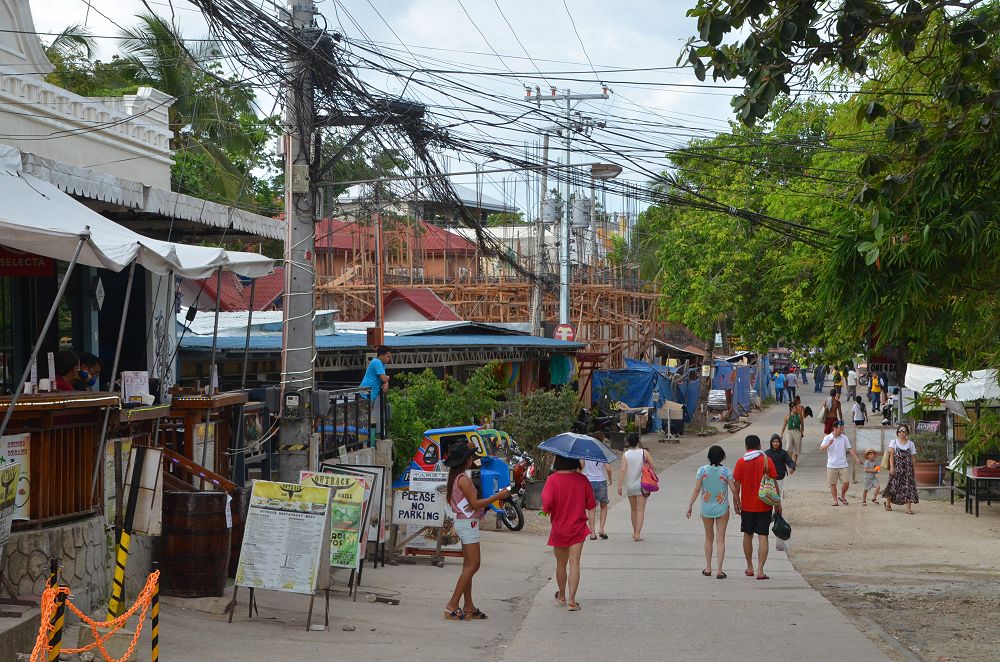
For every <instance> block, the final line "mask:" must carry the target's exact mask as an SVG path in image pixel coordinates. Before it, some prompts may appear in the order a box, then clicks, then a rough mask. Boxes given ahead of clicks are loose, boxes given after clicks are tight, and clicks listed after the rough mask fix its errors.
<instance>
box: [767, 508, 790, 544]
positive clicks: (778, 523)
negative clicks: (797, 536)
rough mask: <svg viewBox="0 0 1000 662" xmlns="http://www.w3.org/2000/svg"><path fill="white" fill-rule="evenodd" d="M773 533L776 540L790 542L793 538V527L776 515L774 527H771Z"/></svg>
mask: <svg viewBox="0 0 1000 662" xmlns="http://www.w3.org/2000/svg"><path fill="white" fill-rule="evenodd" d="M771 532H772V533H774V535H775V537H776V538H780V539H781V540H788V539H789V538H791V537H792V525H791V524H789V523H788V520H786V519H785V518H784V517H782V516H781V515H778V514H777V513H775V515H774V526H772V527H771Z"/></svg>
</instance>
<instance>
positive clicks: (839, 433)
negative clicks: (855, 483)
mask: <svg viewBox="0 0 1000 662" xmlns="http://www.w3.org/2000/svg"><path fill="white" fill-rule="evenodd" d="M819 447H820V450H824V451H826V482H827V483H828V484H829V485H830V494H831V495H833V505H834V506H839V505H840V504H844V505H845V506H846V505H847V488H848V487H850V485H851V482H850V480H849V477H848V471H847V468H848V461H847V456H848V454H850V455H851V456H852V457H853V458H854V461H855V462H857V463H858V464H861V460H859V459H858V454H857V452H855V450H854V447H853V446H852V445H851V440H850V438H849V437H848V436H847V435H846V434H844V422H843V421H840V420H838V421H834V424H833V432H831V433H830V434H828V435H826V436H825V437H823V441H822V442H821V443H820V445H819ZM837 483H840V497H839V498H838V497H837Z"/></svg>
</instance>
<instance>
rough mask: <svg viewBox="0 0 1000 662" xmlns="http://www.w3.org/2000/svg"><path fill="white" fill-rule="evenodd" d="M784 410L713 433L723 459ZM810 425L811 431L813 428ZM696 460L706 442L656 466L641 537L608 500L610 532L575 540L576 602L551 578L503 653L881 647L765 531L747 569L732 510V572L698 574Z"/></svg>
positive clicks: (847, 653)
mask: <svg viewBox="0 0 1000 662" xmlns="http://www.w3.org/2000/svg"><path fill="white" fill-rule="evenodd" d="M808 388H809V389H810V390H811V385H810V386H809V387H808ZM809 395H812V394H811V393H810V394H809ZM784 411H785V409H784V405H778V406H774V407H771V408H770V409H769V410H768V411H766V412H765V413H764V414H763V415H760V416H759V418H758V420H757V421H756V422H755V424H754V425H752V426H751V427H749V428H747V429H746V430H743V431H740V432H739V433H738V434H737V435H734V436H732V437H722V438H721V439H725V441H722V442H721V443H720V442H716V443H720V445H722V446H723V447H724V448H725V449H726V454H727V458H726V466H729V467H732V466H733V465H734V464H735V462H736V460H737V459H738V458H739V457H740V455H742V453H743V442H742V440H743V437H744V436H745V435H746V434H750V433H755V434H757V435H759V436H760V437H761V438H762V441H763V442H764V443H766V442H767V439H768V437H769V436H770V434H771V432H776V431H777V430H778V429H780V426H781V420H782V417H783V413H784ZM812 422H813V421H812V419H810V421H809V423H812ZM813 427H814V430H813V431H812V434H811V435H810V437H815V436H816V434H817V433H816V431H815V425H813ZM702 464H705V457H704V454H702V453H698V454H697V455H694V456H692V457H690V458H688V459H687V460H684V461H682V462H679V463H677V464H675V465H673V466H671V467H669V468H668V469H667V470H666V471H663V472H661V474H660V484H661V486H662V488H661V491H660V492H659V493H658V494H656V495H654V496H653V497H651V498H650V500H649V504H648V506H647V509H646V524H645V527H644V529H643V537H644V538H645V540H644V541H643V542H639V543H636V542H632V540H631V537H630V533H631V528H630V525H629V512H628V504H627V503H624V502H622V503H619V504H618V505H616V506H615V507H614V509H613V510H612V512H611V514H610V517H609V525H610V526H609V533H610V534H611V538H610V539H609V540H607V541H595V542H591V541H588V542H587V543H586V546H585V548H584V554H583V578H582V581H581V587H580V593H579V594H578V598H579V600H580V603H581V605H582V607H583V608H582V610H581V611H579V612H575V613H574V612H568V611H566V610H564V609H562V608H560V607H558V606H556V605H555V604H554V602H553V600H552V596H553V594H554V593H555V590H556V588H555V580H552V581H550V582H549V584H548V586H546V587H545V588H544V589H542V591H541V592H540V593H539V594H538V596H537V597H536V598H535V600H534V603H533V604H532V607H531V610H530V611H529V613H528V615H527V618H526V619H525V622H524V625H523V626H522V627H521V630H520V632H519V633H518V634H517V636H516V637H515V638H514V640H513V642H512V643H511V644H510V647H509V648H508V649H507V651H506V653H505V654H504V655H502V657H501V659H502V660H505V661H509V662H515V661H517V660H525V659H555V660H596V659H615V658H616V657H618V658H621V657H623V656H625V657H627V658H628V659H635V660H640V659H671V660H746V659H753V658H767V659H770V660H817V661H819V660H833V659H842V660H851V661H852V662H861V661H865V662H867V661H869V660H885V659H887V658H886V657H885V656H884V655H883V654H882V653H881V652H880V651H879V650H878V649H877V648H876V647H875V645H874V644H872V643H871V642H870V641H869V640H868V638H867V637H865V636H864V635H863V634H862V633H861V632H859V631H858V630H857V629H856V628H855V627H854V626H853V625H852V624H851V623H850V621H848V619H847V618H846V617H845V616H844V615H843V614H841V612H840V611H838V610H837V609H836V608H835V607H834V606H833V605H831V604H830V603H829V602H828V601H827V600H826V599H825V598H823V597H822V596H821V595H820V594H819V593H818V592H817V591H815V590H813V589H812V588H810V587H809V585H808V584H807V583H806V581H805V580H804V579H803V578H802V577H801V576H800V575H799V574H798V573H797V572H796V571H795V569H794V568H793V567H792V565H791V563H790V562H789V560H788V557H787V556H786V554H785V553H784V552H777V551H775V550H774V544H773V543H774V540H775V539H774V538H773V537H772V538H771V542H772V545H771V553H770V555H769V557H768V561H767V566H766V568H765V569H766V571H767V574H768V575H770V577H771V579H770V580H769V581H756V580H754V579H750V578H748V577H745V576H744V575H743V568H744V562H743V552H742V534H740V532H739V518H738V517H734V518H731V520H730V525H729V529H728V535H727V539H726V540H727V553H726V562H725V570H726V572H727V574H728V575H729V578H728V579H725V580H717V579H715V578H714V576H713V577H703V576H702V575H701V573H700V571H701V569H702V568H703V567H704V554H703V551H702V543H703V540H704V533H703V528H702V525H701V522H700V521H698V520H697V519H695V518H692V519H691V520H687V519H685V516H684V514H685V510H686V506H687V499H688V498H689V496H690V494H691V490H692V488H693V486H694V474H695V470H696V469H697V468H698V467H699V466H701V465H702ZM793 489H794V488H793ZM695 508H696V511H695V513H696V516H697V504H696V506H695ZM791 524H792V528H793V540H794V528H795V522H794V521H793V522H791Z"/></svg>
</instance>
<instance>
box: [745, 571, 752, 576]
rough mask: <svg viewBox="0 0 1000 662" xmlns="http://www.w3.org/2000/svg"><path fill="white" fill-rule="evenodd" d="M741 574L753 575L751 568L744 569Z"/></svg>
mask: <svg viewBox="0 0 1000 662" xmlns="http://www.w3.org/2000/svg"><path fill="white" fill-rule="evenodd" d="M743 574H744V575H746V576H747V577H753V570H744V571H743Z"/></svg>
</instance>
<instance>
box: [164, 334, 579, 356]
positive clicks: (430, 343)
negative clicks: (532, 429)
mask: <svg viewBox="0 0 1000 662" xmlns="http://www.w3.org/2000/svg"><path fill="white" fill-rule="evenodd" d="M383 342H384V343H385V345H386V347H388V348H389V349H420V348H424V347H522V348H525V349H547V350H551V351H556V352H560V351H561V352H574V351H576V350H578V349H583V348H584V344H583V343H578V342H567V341H565V340H556V339H555V338H539V337H537V336H517V335H504V334H479V335H453V336H449V335H443V336H386V337H385V339H384V341H383ZM180 346H181V348H182V349H191V350H200V349H204V350H209V349H211V348H212V337H211V336H192V335H185V336H184V338H182V339H181V341H180ZM216 346H217V347H218V349H219V350H220V351H233V350H242V349H243V348H244V347H245V346H246V337H245V336H219V339H218V343H217V345H216ZM367 347H368V340H367V338H366V337H365V335H364V334H362V333H341V334H334V335H324V336H316V349H317V350H319V351H322V350H324V349H329V350H350V349H357V350H363V349H366V348H367ZM250 350H251V351H256V352H280V351H281V336H278V335H274V336H251V337H250Z"/></svg>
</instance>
